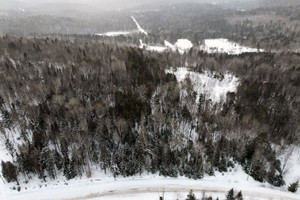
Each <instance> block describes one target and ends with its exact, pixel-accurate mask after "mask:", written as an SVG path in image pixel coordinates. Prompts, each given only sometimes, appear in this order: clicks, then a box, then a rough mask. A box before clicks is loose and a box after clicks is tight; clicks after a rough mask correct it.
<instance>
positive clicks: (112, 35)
mask: <svg viewBox="0 0 300 200" xmlns="http://www.w3.org/2000/svg"><path fill="white" fill-rule="evenodd" d="M131 19H132V20H133V22H134V23H135V24H136V27H137V30H132V31H112V32H106V33H97V34H96V35H98V36H106V37H117V36H121V35H131V34H136V33H142V34H145V35H148V33H147V32H146V31H145V30H144V29H143V28H142V27H141V26H140V25H139V23H138V22H137V21H136V19H135V18H134V17H133V16H131Z"/></svg>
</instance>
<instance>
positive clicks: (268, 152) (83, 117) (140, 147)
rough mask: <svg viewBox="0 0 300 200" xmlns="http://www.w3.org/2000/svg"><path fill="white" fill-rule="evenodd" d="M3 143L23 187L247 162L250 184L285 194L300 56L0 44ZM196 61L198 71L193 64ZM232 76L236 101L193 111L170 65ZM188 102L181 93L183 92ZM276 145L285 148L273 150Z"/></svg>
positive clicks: (12, 175) (204, 103)
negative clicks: (282, 155)
mask: <svg viewBox="0 0 300 200" xmlns="http://www.w3.org/2000/svg"><path fill="white" fill-rule="evenodd" d="M0 47H1V48H0V55H2V56H1V59H0V87H1V88H0V92H1V93H0V113H1V116H2V119H1V121H0V133H1V138H2V139H3V140H4V143H5V145H6V148H7V150H8V151H9V153H10V154H11V155H12V157H13V162H2V172H3V176H4V178H5V179H6V180H7V181H8V182H10V181H17V182H18V180H19V179H20V177H22V176H24V177H25V179H30V177H32V175H38V176H39V178H41V179H45V180H46V179H49V178H50V179H55V178H56V177H57V176H58V175H59V174H60V173H63V174H64V176H65V177H66V178H67V179H72V178H74V177H76V176H84V175H86V174H87V175H88V176H90V175H92V174H90V173H91V171H90V167H91V166H94V165H96V166H98V167H99V168H100V169H102V170H104V171H106V172H107V171H110V172H112V173H113V174H114V175H115V176H117V175H122V176H132V175H135V174H139V173H142V172H149V173H160V174H161V175H164V176H172V177H176V176H179V175H184V176H187V177H189V178H194V179H199V178H202V177H203V175H204V174H210V175H213V174H214V172H215V171H220V172H226V171H227V170H229V168H231V167H234V165H235V164H237V163H238V164H241V165H242V166H243V167H244V170H245V171H246V172H247V173H248V174H249V175H251V176H252V177H253V178H254V179H256V180H258V181H261V182H264V181H267V182H269V183H271V184H273V185H275V186H281V185H283V184H284V180H283V177H282V176H283V171H282V170H283V169H282V163H280V161H279V160H278V157H277V156H278V155H277V154H278V150H280V149H284V148H285V147H286V145H289V144H295V143H297V142H298V141H299V123H298V122H299V117H300V114H299V110H300V109H299V96H300V95H299V90H298V88H299V83H300V81H299V79H300V66H299V63H300V62H299V61H300V55H299V54H295V53H293V54H292V53H280V54H271V53H258V54H252V53H251V54H242V55H239V56H232V55H225V54H206V53H204V52H201V51H198V50H196V49H192V50H191V51H190V52H188V53H187V54H184V55H182V56H180V55H179V54H177V53H172V52H166V53H163V54H158V53H154V52H147V51H144V50H141V49H137V48H134V47H128V46H122V45H120V44H118V43H108V42H105V41H97V40H90V41H88V42H83V41H76V40H75V41H72V42H71V41H69V40H59V39H51V38H44V39H35V38H32V39H25V38H13V37H8V36H5V37H2V38H0ZM195 63H196V64H195ZM171 66H172V67H174V68H176V67H180V66H187V67H190V70H193V71H196V72H203V71H213V72H214V73H215V74H216V75H217V76H218V77H219V79H222V75H223V74H224V73H225V72H226V71H231V72H232V73H234V74H236V76H238V77H239V79H240V85H239V87H238V89H237V92H236V93H228V94H227V99H226V101H225V102H222V103H219V104H216V103H212V101H211V100H210V99H207V98H206V96H205V94H202V95H201V98H200V100H199V102H197V101H196V97H195V95H196V94H195V92H193V91H194V90H193V85H192V84H190V82H191V80H190V79H189V78H188V77H187V78H186V80H185V83H183V84H181V85H179V84H178V82H177V80H176V77H175V76H174V75H173V74H169V73H167V74H166V73H165V69H166V68H168V67H171ZM183 90H184V91H186V93H185V94H186V95H182V94H183V93H182V91H183ZM274 146H276V147H278V148H274Z"/></svg>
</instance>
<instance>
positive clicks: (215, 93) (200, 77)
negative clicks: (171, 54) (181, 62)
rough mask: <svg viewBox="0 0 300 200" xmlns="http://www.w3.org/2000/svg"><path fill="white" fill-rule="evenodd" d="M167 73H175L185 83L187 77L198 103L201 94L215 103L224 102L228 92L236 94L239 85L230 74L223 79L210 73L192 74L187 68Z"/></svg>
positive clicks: (236, 79)
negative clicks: (196, 95) (195, 93)
mask: <svg viewBox="0 0 300 200" xmlns="http://www.w3.org/2000/svg"><path fill="white" fill-rule="evenodd" d="M166 73H173V74H174V75H175V76H176V78H177V80H178V81H179V82H183V81H184V80H185V78H186V77H189V78H190V79H191V82H192V84H193V87H194V90H195V92H197V94H198V97H197V102H198V99H199V95H200V94H204V95H205V96H206V99H211V100H212V102H213V103H219V102H223V101H225V100H226V94H227V92H235V91H236V89H237V86H238V85H239V80H238V78H237V77H235V76H234V75H233V74H230V73H226V74H224V77H222V79H220V78H217V77H215V76H214V74H211V73H209V72H204V73H198V72H192V71H189V70H188V68H185V67H180V68H177V70H176V71H175V70H174V69H170V70H167V71H166Z"/></svg>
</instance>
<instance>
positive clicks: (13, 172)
mask: <svg viewBox="0 0 300 200" xmlns="http://www.w3.org/2000/svg"><path fill="white" fill-rule="evenodd" d="M1 166H2V174H3V177H4V178H5V179H6V180H7V182H9V183H10V182H13V181H17V182H18V179H17V169H16V166H15V165H14V164H12V163H11V162H9V161H8V162H3V161H2V162H1Z"/></svg>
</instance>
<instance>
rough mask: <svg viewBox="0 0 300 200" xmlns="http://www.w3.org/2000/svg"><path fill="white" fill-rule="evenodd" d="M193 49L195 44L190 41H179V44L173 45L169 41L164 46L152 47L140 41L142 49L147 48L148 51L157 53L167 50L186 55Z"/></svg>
mask: <svg viewBox="0 0 300 200" xmlns="http://www.w3.org/2000/svg"><path fill="white" fill-rule="evenodd" d="M192 47H193V44H192V42H191V41H189V40H188V39H178V40H177V42H176V43H175V44H174V45H173V44H171V43H170V42H168V41H167V40H165V41H164V46H162V45H159V46H151V45H149V44H145V43H143V41H142V40H140V48H145V49H146V50H148V51H156V52H164V51H167V50H171V51H177V50H178V52H179V53H180V54H184V53H185V52H187V51H189V50H190V49H191V48H192Z"/></svg>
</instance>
